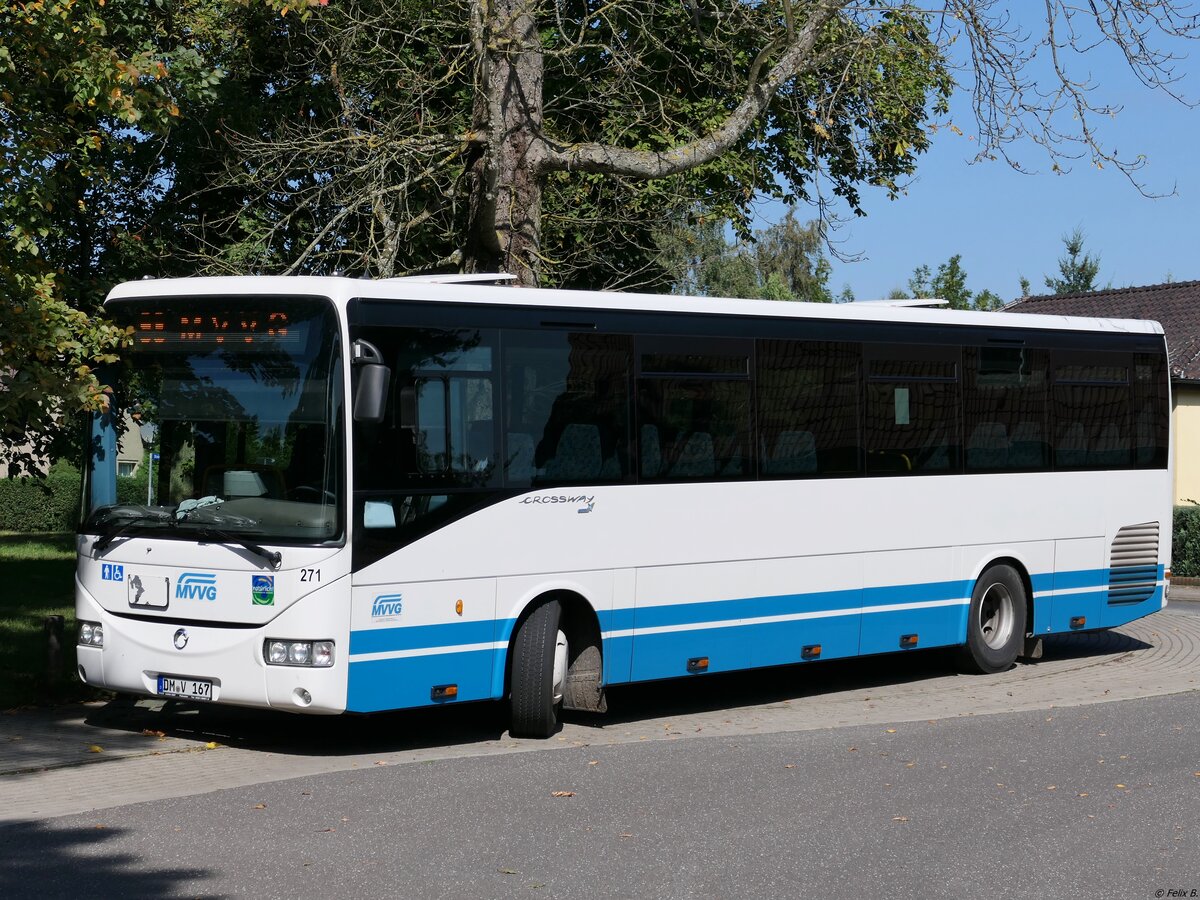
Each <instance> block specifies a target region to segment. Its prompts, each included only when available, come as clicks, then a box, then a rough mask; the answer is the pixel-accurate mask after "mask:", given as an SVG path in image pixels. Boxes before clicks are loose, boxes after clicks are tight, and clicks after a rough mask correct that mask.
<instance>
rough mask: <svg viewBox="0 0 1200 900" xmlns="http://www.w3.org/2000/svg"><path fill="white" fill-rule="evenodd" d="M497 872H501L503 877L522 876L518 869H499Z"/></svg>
mask: <svg viewBox="0 0 1200 900" xmlns="http://www.w3.org/2000/svg"><path fill="white" fill-rule="evenodd" d="M496 871H497V872H499V873H500V874H501V875H520V874H521V873H520V872H518V871H517V870H516V869H497V870H496Z"/></svg>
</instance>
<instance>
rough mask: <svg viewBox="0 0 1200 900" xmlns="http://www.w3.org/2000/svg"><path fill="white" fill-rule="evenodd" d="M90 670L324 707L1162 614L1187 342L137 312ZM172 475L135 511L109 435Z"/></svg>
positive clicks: (433, 295) (1084, 626)
mask: <svg viewBox="0 0 1200 900" xmlns="http://www.w3.org/2000/svg"><path fill="white" fill-rule="evenodd" d="M107 310H108V313H109V315H111V316H112V317H113V319H115V320H116V321H117V322H119V323H121V324H123V325H126V326H129V327H131V328H132V329H133V345H132V347H131V348H130V349H129V350H128V352H126V353H125V354H124V358H123V361H122V363H121V364H120V366H118V367H116V368H115V369H114V370H113V371H111V372H110V373H108V376H107V377H108V380H109V381H110V382H111V383H112V384H113V386H114V394H113V403H112V406H111V408H110V409H109V410H108V411H106V412H105V413H104V414H102V415H97V416H95V417H94V418H93V420H92V422H91V426H90V427H91V439H90V441H89V448H90V449H89V458H88V463H87V473H86V478H85V488H84V493H85V497H84V511H83V519H82V524H81V527H80V534H79V538H78V555H79V563H78V584H77V616H78V619H79V621H80V623H81V625H80V633H79V643H80V646H79V653H78V659H79V675H80V677H81V678H82V679H83V680H84V681H86V682H87V683H89V684H93V685H97V686H100V687H105V688H109V689H111V690H116V691H123V692H131V693H137V694H146V695H156V696H160V697H182V698H186V699H190V700H195V701H200V702H216V703H230V704H240V705H244V706H254V707H262V708H273V709H279V710H291V711H296V712H305V713H342V712H361V713H367V712H373V711H379V710H393V709H402V708H410V707H419V706H428V705H437V704H453V703H463V702H467V701H484V700H505V701H507V702H508V703H510V704H511V714H512V731H513V733H516V734H525V735H541V736H544V735H548V734H551V733H553V732H554V731H555V730H556V728H557V725H558V721H559V716H560V711H561V709H562V708H564V707H565V708H568V709H585V710H593V711H603V710H604V709H605V707H606V700H605V689H606V688H607V687H608V686H610V685H617V684H624V683H630V682H659V683H661V686H662V689H663V690H668V691H669V690H670V689H671V685H672V684H673V683H678V682H672V681H671V680H670V679H681V678H696V677H701V676H702V675H703V674H705V673H712V672H720V671H729V670H735V669H745V668H752V667H765V666H779V665H788V664H805V663H809V662H815V661H819V660H826V659H831V658H838V657H843V658H844V657H852V656H858V655H864V654H882V653H905V652H911V651H912V650H914V649H918V648H928V647H951V648H956V649H955V650H954V651H953V653H954V654H955V655H956V656H957V658H958V659H959V661H960V662H961V664H962V665H963V666H964V667H965V668H966V669H968V670H970V671H975V672H981V673H988V672H996V671H999V670H1003V669H1005V668H1008V667H1009V666H1011V665H1012V664H1013V662H1014V660H1015V659H1016V658H1017V657H1018V655H1019V654H1022V653H1026V654H1027V655H1029V654H1032V653H1033V652H1034V647H1035V645H1036V643H1037V640H1038V639H1039V638H1040V637H1042V636H1044V635H1047V634H1054V633H1064V632H1073V631H1086V630H1092V629H1097V628H1109V627H1113V626H1117V625H1121V624H1123V623H1126V622H1129V621H1131V620H1133V619H1136V618H1138V617H1140V616H1144V615H1147V614H1148V613H1150V612H1152V611H1154V610H1157V609H1160V608H1161V607H1162V606H1163V605H1165V603H1166V591H1167V584H1168V577H1169V575H1168V573H1167V571H1166V570H1167V567H1168V566H1169V551H1170V522H1171V518H1170V514H1171V492H1170V485H1171V477H1170V467H1171V459H1170V446H1171V442H1170V434H1169V428H1170V426H1169V421H1170V416H1169V411H1170V396H1169V385H1168V378H1167V355H1166V347H1165V343H1164V338H1163V334H1162V330H1161V328H1160V327H1159V326H1158V325H1156V324H1154V323H1150V322H1140V321H1105V320H1100V319H1067V318H1049V317H1042V316H1022V315H1014V314H999V313H977V312H953V311H947V310H923V309H904V308H879V307H870V308H860V307H856V306H855V305H853V304H847V305H819V304H804V303H774V302H765V301H764V302H758V301H748V300H720V299H697V298H686V299H684V298H673V297H665V296H635V295H622V294H607V293H606V294H602V293H588V292H564V291H552V290H525V289H520V288H515V287H508V286H502V285H495V284H483V283H471V282H470V281H469V280H466V279H455V278H449V279H446V280H445V282H439V280H438V279H423V278H415V279H411V278H410V279H390V280H383V281H364V280H356V279H343V278H300V277H289V278H283V277H241V278H225V279H220V278H218V279H181V280H162V281H141V282H137V283H131V284H125V285H121V286H119V287H117V288H116V289H114V290H113V291H112V293H111V294H110V296H109V298H108V300H107ZM134 424H136V425H137V426H140V433H141V434H142V435H143V436H148V438H149V440H150V442H151V446H150V449H151V450H152V452H155V453H157V454H158V460H157V464H156V466H155V468H154V470H153V476H152V480H153V483H152V484H151V485H150V490H149V492H148V493H149V495H150V497H151V498H153V499H152V500H151V502H148V503H145V504H143V503H141V502H140V501H139V502H136V503H130V502H118V493H117V487H118V476H117V468H116V460H115V456H116V454H115V452H114V449H115V446H116V443H117V440H118V438H119V436H120V433H121V432H122V431H123V430H127V429H129V428H131V427H133V425H134Z"/></svg>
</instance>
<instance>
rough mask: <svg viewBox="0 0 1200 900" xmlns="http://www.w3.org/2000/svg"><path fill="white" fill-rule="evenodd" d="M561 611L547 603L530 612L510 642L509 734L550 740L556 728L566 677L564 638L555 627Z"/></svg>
mask: <svg viewBox="0 0 1200 900" xmlns="http://www.w3.org/2000/svg"><path fill="white" fill-rule="evenodd" d="M561 616H562V608H561V607H560V606H559V603H558V601H557V600H549V601H547V602H545V603H543V604H542V605H541V606H539V607H537V608H536V609H534V610H533V612H531V613H530V614H529V616H528V618H526V619H525V621H524V622H522V623H521V625H520V627H519V628H518V629H517V636H516V639H515V640H514V641H513V648H512V652H513V659H512V679H511V692H510V693H511V700H512V726H511V728H510V729H509V731H510V733H511V734H512V735H514V736H518V737H539V738H545V737H550V735H552V734H554V732H555V731H556V730H557V729H558V718H559V713H560V712H561V710H562V702H563V690H564V686H565V684H566V676H567V638H566V635H564V634H563V633H562V631H561V630H560V629H559V627H558V623H559V619H560V618H561Z"/></svg>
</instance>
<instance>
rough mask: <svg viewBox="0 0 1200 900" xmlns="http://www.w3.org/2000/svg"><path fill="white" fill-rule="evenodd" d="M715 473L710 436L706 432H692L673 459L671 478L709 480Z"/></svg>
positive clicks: (714, 459)
mask: <svg viewBox="0 0 1200 900" xmlns="http://www.w3.org/2000/svg"><path fill="white" fill-rule="evenodd" d="M716 473H717V461H716V457H715V455H714V454H713V439H712V435H711V434H709V433H708V432H707V431H693V432H692V433H691V434H690V435H688V438H687V441H685V442H684V444H683V447H682V448H681V449H680V451H679V454H678V456H676V457H675V462H674V463H673V464H672V466H671V477H672V478H710V477H712V476H713V475H715V474H716Z"/></svg>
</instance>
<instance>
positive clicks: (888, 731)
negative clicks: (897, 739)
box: [887, 728, 896, 734]
mask: <svg viewBox="0 0 1200 900" xmlns="http://www.w3.org/2000/svg"><path fill="white" fill-rule="evenodd" d="M887 733H888V734H895V733H896V729H895V728H889V729H888V730H887Z"/></svg>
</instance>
